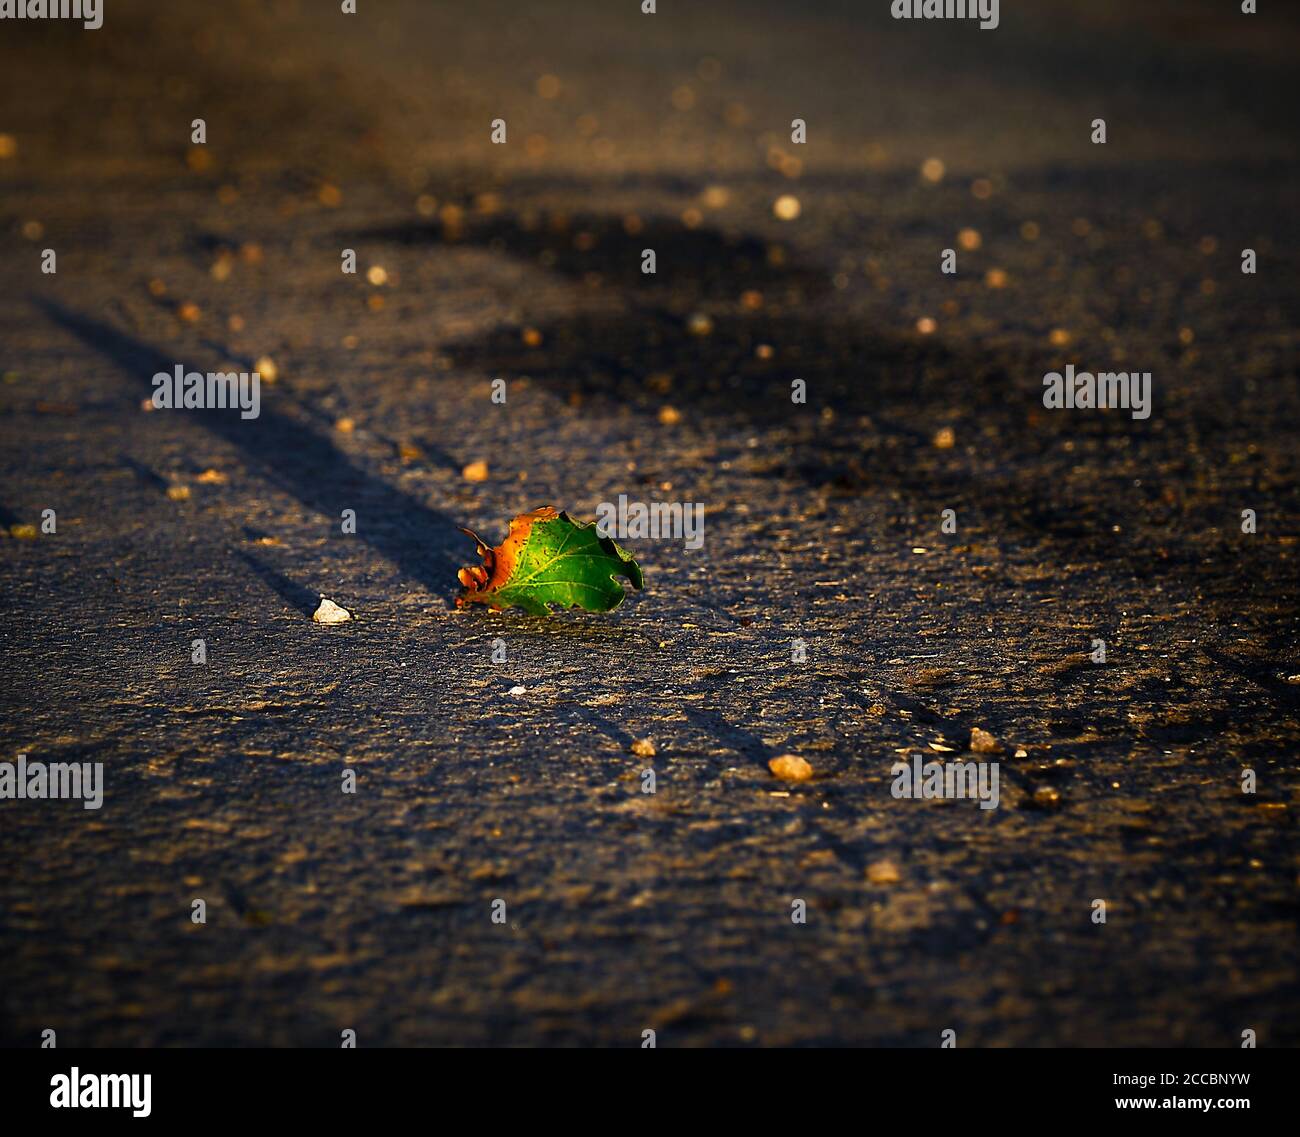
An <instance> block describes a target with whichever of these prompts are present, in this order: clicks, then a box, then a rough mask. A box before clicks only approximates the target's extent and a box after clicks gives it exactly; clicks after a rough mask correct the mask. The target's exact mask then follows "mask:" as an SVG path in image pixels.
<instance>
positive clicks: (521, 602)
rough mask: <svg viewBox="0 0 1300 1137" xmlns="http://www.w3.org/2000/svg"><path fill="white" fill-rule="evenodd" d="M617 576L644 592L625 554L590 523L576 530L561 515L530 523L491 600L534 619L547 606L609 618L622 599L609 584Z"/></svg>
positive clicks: (638, 568) (617, 588) (638, 570)
mask: <svg viewBox="0 0 1300 1137" xmlns="http://www.w3.org/2000/svg"><path fill="white" fill-rule="evenodd" d="M618 576H625V577H627V579H628V580H629V581H631V582H632V587H633V588H637V589H641V588H644V587H645V578H644V576H643V575H642V572H641V566H640V565H638V564H637V563H636V561H635V560H633V559H632V555H631V554H630V553H629V552H628V551H627V550H626V549H623V548H621V547H620V546H619V545H617V544H616V543H615V542H614V541H613V540H611V539H610V538H609V537H602V536H601V535H600V533H599V532H598V531H597V530H596V525H595V522H588V523H586V524H585V525H584V524H579V523H578V522H576V521H574V520H573V518H572V517H570V516H569V515H568V514H567V513H561V514H559V516H557V517H555V518H553V519H551V520H548V521H536V522H534V523H533V526H532V529H531V531H530V532H529V534H528V539H527V541H525V543H524V546H523V548H522V549H521V550H520V551H519V553H518V554H517V555H516V557H515V567H514V572H512V573H511V574H510V578H509V580H507V581H506V582H505V583H504V584H503V585H502V586H501V587H500V588H498V589H495V590H494V591H493V592H491V593H490V596H491V599H492V601H493V602H494V603H495V604H497V605H499V606H500V607H503V608H508V607H510V606H512V605H513V606H516V607H519V608H522V609H523V610H524V611H525V612H529V613H531V614H532V615H534V616H546V615H549V614H550V610H549V608H548V607H547V606H548V605H550V604H556V605H558V606H559V607H561V608H583V609H585V610H586V611H588V612H609V611H612V610H613V609H615V608H617V607H618V606H619V605H620V604H622V603H623V598H624V597H625V596H626V595H627V594H626V593H625V592H624V591H623V586H622V585H621V584H620V583H619V582H618V581H617V580H616V579H614V578H615V577H618Z"/></svg>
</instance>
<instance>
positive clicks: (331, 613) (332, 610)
mask: <svg viewBox="0 0 1300 1137" xmlns="http://www.w3.org/2000/svg"><path fill="white" fill-rule="evenodd" d="M311 618H312V619H313V620H315V621H316V623H318V624H346V623H347V622H348V621H349V620H350V619H352V613H351V612H349V611H348V610H347V609H346V608H340V607H339V606H338V605H337V604H335V603H334V601H333V600H328V599H326V598H325V597H324V596H322V597H321V598H320V607H318V608H317V609H316V611H315V612H313V613H312V614H311Z"/></svg>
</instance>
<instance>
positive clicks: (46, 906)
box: [0, 0, 1300, 1047]
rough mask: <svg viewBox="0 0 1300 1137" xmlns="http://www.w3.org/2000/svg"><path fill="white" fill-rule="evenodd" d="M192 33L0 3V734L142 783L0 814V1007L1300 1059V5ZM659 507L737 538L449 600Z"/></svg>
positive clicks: (409, 1036) (229, 1027)
mask: <svg viewBox="0 0 1300 1137" xmlns="http://www.w3.org/2000/svg"><path fill="white" fill-rule="evenodd" d="M173 7H174V8H175V9H176V10H175V11H172V10H163V6H160V5H153V4H144V3H131V2H129V0H117V2H116V3H112V4H111V5H109V7H108V10H107V12H106V16H105V25H104V27H103V28H102V29H101V30H99V31H82V30H80V29H79V28H76V27H73V26H68V25H65V24H63V23H61V22H54V23H53V24H52V25H51V24H50V23H49V22H47V23H46V24H36V25H33V24H31V23H22V24H18V23H15V24H6V26H3V27H0V64H2V66H0V71H2V72H3V74H4V86H3V94H2V95H0V262H2V263H3V275H2V277H0V377H2V382H0V522H3V527H4V528H5V529H6V530H8V536H7V537H4V538H0V595H2V596H3V612H2V614H0V710H2V712H3V713H2V715H0V758H3V760H5V761H15V760H16V758H17V756H18V755H19V754H26V755H28V758H29V760H32V761H45V762H59V761H65V762H66V761H86V762H102V763H103V764H104V769H105V797H104V804H103V807H102V808H101V809H100V810H97V811H95V810H85V809H83V808H81V806H80V805H79V804H78V803H77V802H70V801H45V802H34V801H11V800H6V801H0V855H3V858H4V861H5V864H6V871H5V873H4V874H3V883H2V884H0V957H2V958H3V966H0V1041H3V1042H4V1043H6V1044H9V1045H22V1046H28V1045H38V1044H39V1040H40V1035H41V1032H42V1031H43V1030H47V1029H53V1030H55V1031H56V1032H57V1035H58V1039H59V1044H60V1045H62V1046H70V1045H95V1046H160V1045H232V1046H233V1045H240V1046H256V1045H276V1046H300V1047H301V1046H336V1045H338V1042H339V1038H340V1032H341V1031H343V1030H345V1029H353V1030H355V1031H356V1032H357V1034H358V1039H359V1042H360V1044H361V1045H366V1046H371V1045H431V1044H437V1045H443V1044H470V1045H475V1044H494V1045H495V1044H523V1045H624V1046H635V1045H640V1044H641V1041H642V1032H643V1031H644V1030H646V1029H654V1030H655V1031H656V1032H657V1040H658V1044H659V1045H664V1046H668V1045H678V1046H684V1045H697V1046H702V1045H805V1044H872V1045H890V1046H920V1047H927V1046H937V1045H938V1044H939V1040H940V1034H941V1032H942V1031H944V1030H948V1029H951V1030H954V1031H956V1035H957V1043H958V1045H959V1046H1079V1045H1087V1046H1148V1045H1163V1044H1172V1045H1187V1046H1238V1045H1240V1042H1241V1036H1242V1031H1244V1030H1253V1031H1255V1032H1256V1033H1257V1036H1258V1039H1259V1044H1260V1045H1261V1046H1280V1045H1295V1044H1296V1043H1297V1042H1300V1016H1298V1015H1297V1011H1298V1010H1300V986H1298V984H1297V916H1298V915H1300V905H1298V896H1297V890H1298V888H1300V844H1298V843H1297V840H1296V812H1297V809H1298V808H1300V794H1298V792H1297V778H1296V775H1297V756H1298V753H1300V750H1298V748H1300V721H1298V720H1297V699H1298V697H1300V657H1298V652H1297V648H1296V631H1297V608H1298V605H1297V599H1298V598H1300V596H1298V594H1300V573H1298V572H1297V552H1298V551H1300V528H1298V527H1297V524H1296V519H1297V508H1298V506H1300V494H1298V492H1297V465H1298V464H1300V461H1298V458H1297V455H1298V454H1300V445H1298V442H1300V439H1298V437H1297V436H1298V433H1300V432H1298V431H1297V426H1298V424H1300V385H1298V384H1297V370H1296V360H1297V357H1296V346H1297V337H1296V331H1295V314H1296V311H1297V299H1298V297H1300V287H1298V284H1300V282H1298V279H1297V271H1296V266H1295V263H1294V251H1295V248H1296V244H1297V236H1298V234H1297V228H1298V227H1297V223H1296V193H1295V185H1296V181H1295V175H1296V138H1295V131H1294V121H1293V117H1292V116H1293V110H1292V108H1293V107H1294V103H1295V89H1294V78H1293V76H1294V59H1295V51H1296V47H1297V43H1298V42H1300V36H1298V35H1297V31H1298V26H1297V20H1296V17H1295V16H1294V15H1292V14H1286V13H1283V12H1281V11H1278V10H1277V9H1280V8H1281V7H1282V6H1281V5H1270V6H1268V8H1269V11H1268V13H1267V14H1265V15H1260V16H1257V17H1253V18H1252V17H1245V16H1241V15H1238V14H1237V13H1236V11H1235V8H1236V7H1237V6H1236V5H1232V4H1229V5H1220V4H1211V3H1199V2H1196V3H1192V2H1183V3H1178V4H1173V3H1155V4H1148V5H1143V6H1142V10H1141V11H1140V12H1130V11H1129V9H1130V7H1131V5H1129V4H1127V3H1118V2H1105V3H1083V2H1079V3H1065V2H1062V3H1056V4H1050V5H1049V4H1037V3H1036V4H1034V5H1032V8H1033V11H1032V12H1028V11H1023V10H1022V9H1024V8H1029V7H1031V6H1030V5H1013V4H1012V3H1011V2H1010V0H1008V2H1007V3H1005V4H1003V5H1002V9H1003V10H1002V13H1001V26H1000V27H999V28H998V29H997V30H996V31H993V32H984V31H979V30H978V29H976V28H973V27H970V26H949V25H947V24H945V23H943V22H933V21H932V22H902V21H894V20H891V19H890V18H889V16H888V5H887V4H885V3H884V2H883V0H882V2H881V3H875V4H862V3H830V2H827V3H823V4H819V5H813V6H807V5H792V4H778V3H759V2H751V3H739V2H737V3H692V4H690V5H674V4H663V3H661V4H660V5H659V7H660V9H661V10H660V12H659V13H658V14H656V15H654V16H643V15H641V14H640V13H639V11H638V8H639V5H638V4H636V3H631V2H629V3H625V4H611V3H603V4H597V3H594V2H593V3H582V4H565V5H564V6H562V7H561V6H560V5H554V6H550V5H527V6H525V5H520V4H518V3H507V2H505V0H476V2H475V3H473V4H469V3H466V4H442V5H432V4H421V3H415V2H413V0H412V2H407V3H397V2H394V3H388V4H385V5H382V6H381V5H378V4H369V3H366V0H362V4H361V8H362V12H361V14H359V15H357V16H354V17H353V16H343V15H341V14H339V13H338V12H337V7H338V6H337V5H334V4H330V3H321V4H307V3H301V4H294V3H276V4H270V5H266V4H260V3H259V4H254V3H238V4H228V5H220V6H213V5H208V4H196V3H183V4H176V5H174V6H168V8H169V9H170V8H173ZM218 9H219V10H218ZM199 117H202V118H204V119H205V121H206V124H207V143H206V144H205V145H204V146H203V147H191V145H190V131H191V122H192V120H193V119H195V118H199ZM796 117H797V118H803V119H805V120H806V122H807V128H808V141H807V143H806V144H804V145H796V144H793V143H791V142H790V126H789V124H790V121H791V120H792V119H793V118H796ZM495 118H502V119H504V120H505V121H506V124H507V141H506V143H505V144H504V145H494V144H493V143H492V142H491V140H490V131H491V123H492V120H493V119H495ZM1096 118H1104V119H1105V120H1106V122H1107V130H1108V139H1107V142H1106V144H1105V145H1094V144H1093V143H1092V142H1091V141H1090V135H1091V133H1092V123H1093V120H1094V119H1096ZM3 136H7V137H8V142H5V139H4V137H3ZM6 151H7V154H6ZM932 159H938V160H939V163H940V164H939V165H936V164H935V162H933V161H931V160H932ZM923 170H924V171H926V172H925V173H923ZM927 173H928V176H927ZM783 196H791V197H793V198H795V199H796V200H797V203H798V216H797V217H794V218H792V219H782V218H781V217H780V216H779V215H778V213H777V211H776V202H777V201H778V199H780V198H781V197H783ZM788 211H792V207H789V210H788ZM967 230H969V231H970V232H967V233H965V234H964V236H963V231H967ZM46 248H52V249H54V250H55V251H56V253H57V274H54V275H46V274H43V273H42V272H41V255H42V250H44V249H46ZM349 248H350V249H353V250H355V251H356V253H357V258H358V267H359V271H358V273H357V274H356V275H355V276H348V275H344V274H343V273H342V272H341V271H340V256H341V252H342V250H343V249H349ZM647 248H652V249H654V250H655V251H656V257H657V272H656V273H655V275H653V276H647V275H644V274H642V272H641V271H640V269H641V259H642V250H643V249H647ZM945 248H952V249H954V250H956V251H957V254H958V273H957V274H956V275H955V276H947V275H944V274H942V273H941V272H940V270H939V264H940V254H941V251H942V250H943V249H945ZM1245 248H1251V249H1254V250H1255V251H1256V254H1257V257H1258V272H1257V273H1256V274H1254V275H1244V274H1243V273H1242V272H1241V270H1240V266H1241V250H1242V249H1245ZM375 268H378V269H382V272H374V273H372V272H371V270H372V269H375ZM990 274H992V275H990ZM265 358H269V359H271V360H273V361H274V364H275V368H276V371H277V372H278V375H277V378H276V380H275V382H274V383H265V384H264V385H263V387H262V403H261V413H260V415H259V417H257V418H256V419H251V420H244V419H241V418H240V417H239V416H238V415H237V414H235V413H232V412H220V411H211V412H205V411H197V410H192V411H183V410H173V411H167V410H155V411H151V412H146V411H145V410H144V409H143V407H142V403H143V402H144V401H145V400H147V398H148V397H149V395H150V393H151V390H152V387H151V383H150V380H151V377H152V376H153V374H154V373H155V372H157V371H160V370H165V371H171V370H172V369H173V368H174V367H175V366H176V365H177V364H183V365H184V366H185V367H186V368H193V369H198V370H201V371H209V370H227V369H229V368H230V367H231V365H234V364H237V365H239V369H245V370H246V369H248V368H250V367H252V366H254V364H255V363H256V361H259V360H262V359H265ZM1068 363H1074V364H1075V365H1076V367H1078V368H1079V369H1081V370H1083V369H1089V370H1093V371H1096V370H1104V369H1107V368H1110V367H1114V368H1116V369H1118V368H1121V367H1123V368H1130V369H1138V370H1141V371H1149V372H1151V374H1152V376H1153V379H1152V384H1153V389H1154V405H1153V410H1152V413H1151V416H1150V418H1148V419H1144V420H1137V419H1134V418H1132V417H1131V416H1130V415H1128V414H1127V413H1124V412H1122V411H1109V412H1103V411H1089V410H1075V411H1048V410H1046V409H1045V408H1044V407H1043V404H1042V378H1043V375H1044V374H1045V373H1046V372H1048V371H1051V370H1054V369H1061V368H1063V367H1064V366H1065V365H1066V364H1068ZM502 378H504V379H505V380H506V389H507V392H508V395H507V401H506V402H505V403H504V404H500V403H496V402H493V400H492V390H493V388H492V381H493V380H494V379H502ZM794 379H802V380H804V381H805V383H806V384H807V392H808V398H807V402H806V404H801V405H800V404H794V403H792V402H791V398H790V390H791V382H792V380H794ZM477 462H483V463H486V464H487V467H488V476H487V479H486V480H485V481H473V480H469V479H467V478H466V477H465V476H464V473H463V470H464V467H466V466H467V465H469V464H472V463H477ZM620 493H624V494H627V495H628V496H629V498H631V499H633V500H642V501H683V502H699V503H702V504H703V505H704V507H705V516H706V528H705V542H704V547H703V549H701V550H700V551H698V552H688V551H686V550H684V549H683V547H682V542H680V541H670V540H663V541H635V540H629V541H627V542H625V544H626V545H627V546H628V548H629V549H631V550H632V551H633V552H634V553H635V555H636V556H637V557H638V560H639V561H640V563H641V565H642V566H643V568H644V570H645V574H646V585H647V587H646V590H645V591H644V592H643V593H638V594H636V595H633V596H631V597H629V599H628V600H627V602H626V603H625V604H624V605H623V606H622V607H621V608H619V609H618V610H617V611H616V612H614V613H612V614H610V615H605V616H596V615H584V614H581V613H569V614H563V615H557V616H556V617H554V618H552V619H549V620H547V619H538V618H533V617H528V616H525V615H522V614H520V613H517V612H508V613H502V614H496V615H494V614H492V613H490V612H488V611H486V610H474V611H463V612H462V611H457V610H456V609H455V608H454V606H453V603H452V601H453V598H454V596H455V593H456V591H457V588H458V585H457V581H456V570H457V568H459V567H460V566H462V565H467V564H471V563H475V561H476V558H475V557H474V547H473V544H472V542H471V541H469V540H468V539H467V538H466V537H465V536H464V535H463V534H462V533H461V532H460V531H459V527H460V526H467V527H469V528H472V529H474V530H475V531H477V532H479V533H481V534H483V535H484V536H485V537H490V538H492V539H493V540H500V539H501V538H502V537H504V535H505V532H506V526H507V523H508V521H509V519H510V518H511V517H513V516H515V515H516V514H517V513H520V512H523V511H525V510H528V509H532V508H535V507H537V506H541V505H545V504H551V505H554V506H556V507H557V508H561V509H567V510H568V511H570V512H571V513H573V514H574V515H575V516H581V517H591V516H594V514H595V511H596V507H597V505H598V504H599V503H600V502H602V501H615V500H617V496H618V495H619V494H620ZM45 509H54V510H55V511H56V516H57V530H56V532H55V533H53V534H48V533H42V532H41V531H40V524H41V517H42V511H43V510H45ZM947 509H951V510H954V511H955V517H956V522H957V529H956V532H955V533H946V532H943V531H942V530H941V516H942V512H943V511H944V510H947ZM1247 509H1250V510H1254V511H1255V514H1256V519H1257V531H1256V532H1254V533H1244V532H1243V531H1242V521H1241V518H1242V511H1243V510H1247ZM344 510H354V511H355V515H356V532H355V534H345V533H344V532H342V526H341V517H342V514H343V511H344ZM24 526H35V527H36V528H35V532H33V531H32V530H31V529H27V528H24ZM321 595H325V596H328V597H330V598H331V599H333V600H335V601H336V602H338V603H339V604H341V605H343V606H344V607H345V608H347V609H348V610H349V611H351V612H352V613H353V616H354V618H353V620H352V621H351V622H349V623H346V624H343V625H340V626H337V627H325V626H321V625H319V624H317V623H314V622H313V621H312V619H311V615H310V614H311V612H312V610H313V609H314V608H315V606H316V602H317V600H318V598H319V597H320V596H321ZM196 639H202V640H203V641H204V643H205V646H206V659H207V661H206V663H205V664H201V665H200V664H195V663H193V662H192V661H191V653H192V643H193V641H194V640H196ZM498 639H500V640H502V641H504V646H505V649H506V659H505V661H504V662H494V661H493V643H494V641H495V640H498ZM1097 639H1102V640H1104V641H1105V643H1106V662H1105V664H1096V663H1094V662H1093V661H1092V659H1091V657H1090V654H1089V653H1090V652H1091V651H1092V650H1093V641H1094V640H1097ZM796 640H799V641H802V642H803V643H804V644H805V645H806V658H805V659H804V661H802V662H795V661H794V659H793V656H794V655H795V654H796V653H795V651H794V650H793V643H794V641H796ZM518 688H523V690H522V691H518V690H517V689H518ZM973 728H979V729H981V730H986V731H988V732H990V733H991V734H992V735H993V736H994V737H995V739H996V740H997V741H998V743H999V744H1000V745H1001V746H1002V748H1003V749H1002V752H1001V753H1000V754H998V755H995V756H992V757H995V758H996V759H997V760H998V761H999V762H1000V771H1001V802H1000V805H999V808H997V809H993V810H981V809H979V808H977V807H976V805H975V804H974V803H972V802H969V801H956V802H951V801H913V800H900V799H897V798H895V797H894V796H892V794H891V792H890V790H891V783H892V781H893V779H892V777H891V774H890V767H891V766H892V764H893V763H894V762H895V761H897V760H898V759H899V758H900V757H902V756H905V755H909V754H914V753H922V754H925V755H927V756H929V758H932V759H933V758H940V759H943V758H946V759H960V758H963V757H965V758H967V759H971V758H987V757H990V756H986V755H970V754H967V753H965V751H966V748H967V744H968V741H969V739H970V735H971V731H972V729H973ZM644 739H650V740H651V741H652V742H653V746H654V749H655V754H654V756H653V757H648V756H646V755H644V754H638V753H634V751H633V746H634V744H635V743H637V742H638V740H644ZM638 749H644V747H638ZM783 753H794V754H798V755H800V756H802V757H803V758H805V759H806V760H807V761H808V762H810V763H811V765H812V767H813V770H814V774H815V776H814V778H813V780H812V781H810V782H806V783H803V784H790V783H785V782H782V781H780V780H778V779H777V778H775V777H774V776H773V775H772V773H771V772H770V771H769V768H768V762H769V761H770V760H771V759H772V758H774V757H776V756H777V755H780V754H783ZM650 767H652V768H653V769H654V770H655V773H656V792H655V793H654V794H646V793H643V792H642V786H643V780H642V773H643V771H644V770H646V769H647V768H650ZM1247 768H1249V769H1251V770H1253V771H1254V772H1255V775H1256V778H1257V792H1256V793H1254V794H1246V793H1243V792H1242V771H1243V770H1244V769H1247ZM345 770H351V771H354V772H355V775H356V791H357V792H355V793H353V794H346V793H344V792H342V783H343V777H344V771H345ZM196 899H202V900H204V901H205V904H206V907H207V922H206V923H205V924H201V925H200V924H195V923H194V922H193V921H192V919H191V912H192V905H193V902H194V901H195V900H196ZM497 900H502V901H504V902H505V913H506V915H505V921H504V922H494V921H493V918H492V917H493V904H494V901H497ZM796 900H802V901H804V902H805V904H806V907H807V920H806V923H803V924H796V923H793V922H792V918H791V913H792V903H793V902H794V901H796ZM1096 900H1104V901H1105V902H1106V913H1107V918H1106V922H1105V923H1104V924H1101V923H1097V922H1095V921H1094V911H1095V904H1094V902H1095V901H1096Z"/></svg>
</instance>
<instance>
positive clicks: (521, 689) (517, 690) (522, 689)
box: [510, 687, 528, 695]
mask: <svg viewBox="0 0 1300 1137" xmlns="http://www.w3.org/2000/svg"><path fill="white" fill-rule="evenodd" d="M527 690H528V688H527V687H511V688H510V693H511V694H512V695H522V694H523V693H524V692H525V691H527Z"/></svg>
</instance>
